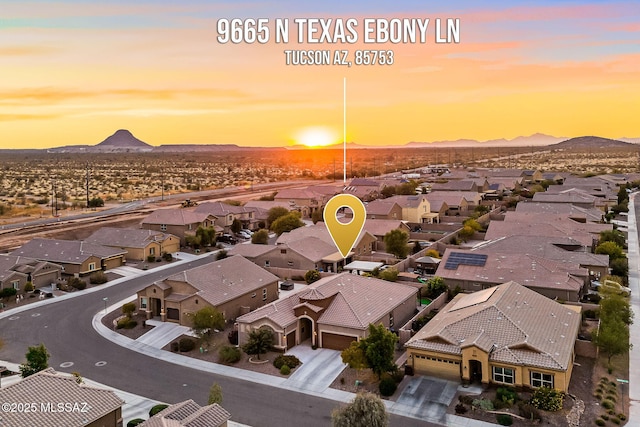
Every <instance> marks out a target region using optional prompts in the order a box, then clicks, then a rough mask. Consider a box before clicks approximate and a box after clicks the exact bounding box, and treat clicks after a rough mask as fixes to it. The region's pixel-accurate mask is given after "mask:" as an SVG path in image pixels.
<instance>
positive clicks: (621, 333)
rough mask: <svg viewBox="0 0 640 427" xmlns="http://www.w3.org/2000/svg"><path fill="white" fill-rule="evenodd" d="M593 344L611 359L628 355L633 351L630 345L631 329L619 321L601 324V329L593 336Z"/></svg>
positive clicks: (613, 320) (614, 320)
mask: <svg viewBox="0 0 640 427" xmlns="http://www.w3.org/2000/svg"><path fill="white" fill-rule="evenodd" d="M593 342H594V343H595V344H596V345H597V346H598V347H599V348H600V349H601V350H602V351H604V352H605V353H607V356H608V362H609V364H611V358H612V357H613V356H618V355H621V354H624V353H626V352H627V351H629V350H630V349H631V344H630V343H629V327H628V326H627V325H625V324H624V322H622V321H620V320H618V319H612V320H609V321H602V322H600V328H599V329H598V331H596V333H595V334H594V336H593Z"/></svg>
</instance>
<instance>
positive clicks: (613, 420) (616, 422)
mask: <svg viewBox="0 0 640 427" xmlns="http://www.w3.org/2000/svg"><path fill="white" fill-rule="evenodd" d="M611 422H612V423H614V424H616V425H620V423H621V422H622V421H620V420H619V419H618V418H611Z"/></svg>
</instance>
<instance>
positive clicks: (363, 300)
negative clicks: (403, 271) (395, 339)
mask: <svg viewBox="0 0 640 427" xmlns="http://www.w3.org/2000/svg"><path fill="white" fill-rule="evenodd" d="M308 288H309V289H307V290H304V291H301V292H298V293H296V294H293V295H291V296H289V297H287V298H284V299H281V300H278V301H275V302H273V303H271V304H268V305H266V306H264V307H261V308H258V309H257V310H255V311H252V312H251V313H247V314H245V315H243V316H240V317H239V318H238V319H236V321H238V322H241V323H253V322H255V321H257V320H260V319H270V320H271V321H273V322H274V323H276V324H277V325H279V326H281V327H283V328H284V327H286V326H289V325H291V324H293V323H295V322H296V321H297V320H298V319H297V318H296V317H295V314H294V312H293V310H294V307H296V306H299V304H303V303H305V302H307V303H308V301H318V300H325V299H327V298H331V297H333V300H332V301H331V303H330V304H329V306H328V307H327V308H326V310H324V312H323V313H322V314H321V315H320V317H319V319H318V324H324V325H333V326H341V327H346V328H351V329H359V330H364V329H366V328H367V327H368V326H369V324H370V323H375V322H377V321H379V320H380V319H381V318H382V317H383V316H385V315H386V314H388V313H389V312H390V311H391V310H393V309H394V308H395V307H397V306H398V305H400V304H402V303H403V302H404V301H407V300H408V299H410V300H411V301H414V298H415V296H416V292H417V290H416V288H414V287H412V286H406V285H401V284H398V283H391V282H387V281H384V280H380V279H375V278H372V277H364V276H358V275H354V274H349V273H341V274H338V275H334V276H328V277H325V278H322V279H320V280H318V281H317V282H315V283H312V284H311V285H309V286H308ZM311 304H312V305H313V306H317V305H316V304H313V303H311Z"/></svg>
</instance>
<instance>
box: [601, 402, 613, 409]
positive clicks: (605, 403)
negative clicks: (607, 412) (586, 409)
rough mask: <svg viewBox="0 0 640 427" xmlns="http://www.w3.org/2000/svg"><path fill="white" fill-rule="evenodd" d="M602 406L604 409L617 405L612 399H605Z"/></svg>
mask: <svg viewBox="0 0 640 427" xmlns="http://www.w3.org/2000/svg"><path fill="white" fill-rule="evenodd" d="M601 405H602V407H603V408H604V409H613V407H614V406H616V405H615V404H614V403H613V402H612V401H610V400H603V401H602V403H601Z"/></svg>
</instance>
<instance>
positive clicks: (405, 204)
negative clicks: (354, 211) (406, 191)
mask: <svg viewBox="0 0 640 427" xmlns="http://www.w3.org/2000/svg"><path fill="white" fill-rule="evenodd" d="M385 200H389V201H392V202H395V203H397V204H398V205H400V207H401V208H402V220H403V221H407V222H409V223H412V224H433V223H438V222H440V213H439V212H433V210H432V208H431V203H429V200H428V199H427V195H426V194H417V195H415V196H393V197H389V198H388V199H385ZM367 209H369V207H368V206H367Z"/></svg>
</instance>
